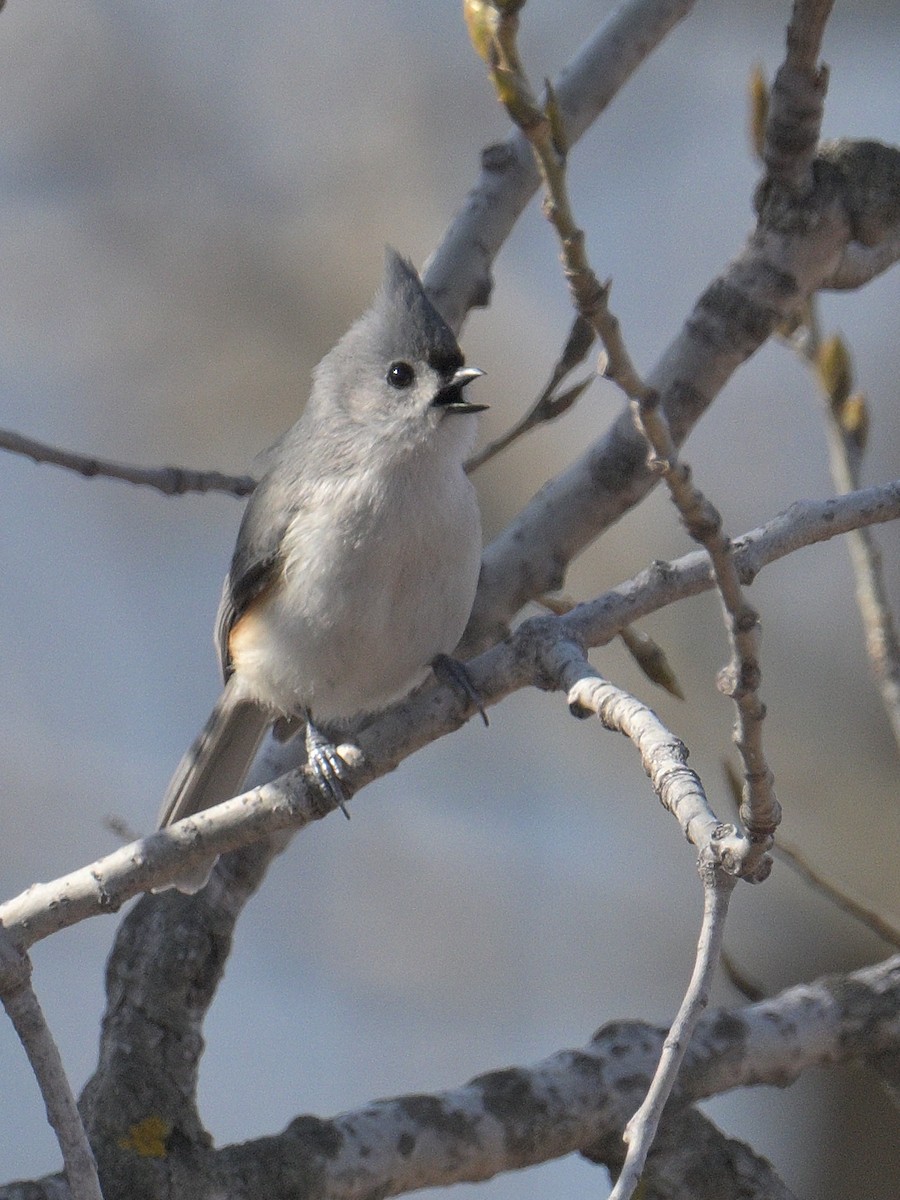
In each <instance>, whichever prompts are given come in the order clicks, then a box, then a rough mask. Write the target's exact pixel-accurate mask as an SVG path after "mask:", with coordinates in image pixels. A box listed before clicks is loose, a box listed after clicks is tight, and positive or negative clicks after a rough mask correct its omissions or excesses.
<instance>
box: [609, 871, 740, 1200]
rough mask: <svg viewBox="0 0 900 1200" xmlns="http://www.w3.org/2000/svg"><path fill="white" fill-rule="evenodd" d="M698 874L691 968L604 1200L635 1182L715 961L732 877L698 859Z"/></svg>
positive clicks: (618, 1197) (624, 1198)
mask: <svg viewBox="0 0 900 1200" xmlns="http://www.w3.org/2000/svg"><path fill="white" fill-rule="evenodd" d="M700 872H701V876H702V878H703V922H702V924H701V927H700V937H699V940H698V943H697V956H696V958H695V960H694V971H693V974H692V976H691V981H690V983H689V984H688V988H687V991H686V992H685V995H684V1000H683V1001H682V1002H681V1008H680V1009H679V1010H678V1015H677V1016H676V1018H675V1020H674V1021H673V1022H672V1027H671V1029H670V1030H669V1033H668V1036H667V1037H666V1040H665V1043H664V1045H663V1052H662V1054H661V1056H660V1060H659V1066H658V1067H657V1069H656V1073H655V1074H654V1076H653V1082H652V1083H651V1084H650V1088H649V1089H648V1091H647V1095H646V1097H645V1099H644V1102H643V1104H642V1105H641V1107H640V1108H639V1109H638V1110H637V1112H636V1113H635V1114H634V1116H633V1117H632V1118H631V1120H630V1121H629V1122H628V1125H627V1126H626V1128H625V1141H626V1142H627V1143H628V1153H627V1154H626V1156H625V1163H624V1165H623V1167H622V1171H621V1173H620V1175H619V1178H618V1179H617V1180H616V1186H615V1187H614V1188H613V1190H612V1192H611V1193H610V1197H609V1200H628V1198H629V1197H631V1196H633V1195H634V1193H635V1189H636V1188H637V1186H638V1184H639V1183H640V1179H641V1173H642V1172H643V1169H644V1163H645V1162H646V1160H647V1154H648V1153H649V1150H650V1147H651V1145H652V1144H653V1139H654V1137H655V1136H656V1130H657V1128H658V1126H659V1122H660V1118H661V1117H662V1112H663V1108H664V1107H665V1104H666V1101H667V1100H668V1098H669V1096H670V1095H671V1092H672V1088H673V1087H674V1086H675V1080H676V1079H677V1077H678V1071H679V1068H680V1067H681V1063H682V1061H683V1059H684V1056H685V1054H686V1052H687V1048H688V1046H689V1045H690V1041H691V1037H692V1036H693V1033H694V1030H695V1029H696V1027H697V1023H698V1021H699V1020H700V1018H701V1016H702V1015H703V1011H704V1009H705V1008H706V1006H707V1004H708V1003H709V990H710V986H711V984H712V979H713V975H714V974H715V971H716V967H717V966H718V963H719V955H720V953H721V949H722V939H723V937H724V935H725V921H726V918H727V916H728V902H729V900H730V899H731V893H732V892H733V891H734V887H735V884H736V882H737V880H736V879H735V878H734V877H733V876H731V875H728V874H726V873H725V872H724V871H721V870H719V869H718V868H717V867H715V866H714V865H713V864H712V863H709V862H707V863H701V866H700Z"/></svg>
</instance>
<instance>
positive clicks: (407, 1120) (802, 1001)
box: [0, 958, 900, 1200]
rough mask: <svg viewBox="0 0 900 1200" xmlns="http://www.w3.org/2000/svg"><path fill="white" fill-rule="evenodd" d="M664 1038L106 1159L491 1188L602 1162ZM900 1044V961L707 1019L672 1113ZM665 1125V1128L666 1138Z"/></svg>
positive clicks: (340, 1190)
mask: <svg viewBox="0 0 900 1200" xmlns="http://www.w3.org/2000/svg"><path fill="white" fill-rule="evenodd" d="M663 1038H664V1033H663V1031H662V1030H659V1029H654V1028H652V1027H649V1026H647V1025H644V1024H642V1023H639V1022H620V1023H616V1024H612V1025H607V1026H605V1027H604V1028H603V1029H601V1030H600V1031H599V1032H598V1033H597V1034H596V1036H595V1037H594V1038H593V1040H592V1041H591V1042H589V1043H588V1045H587V1046H585V1047H583V1048H581V1049H578V1050H564V1051H561V1052H560V1053H558V1054H554V1055H553V1056H552V1057H550V1058H547V1059H544V1060H543V1061H542V1062H539V1063H537V1064H535V1065H534V1066H531V1067H512V1068H508V1069H506V1070H500V1071H493V1072H491V1073H489V1074H487V1075H481V1076H479V1077H477V1078H476V1079H473V1080H472V1081H471V1082H470V1083H468V1084H466V1085H464V1086H463V1087H459V1088H455V1089H453V1090H451V1091H445V1092H439V1093H435V1094H432V1095H412V1096H402V1097H399V1098H397V1099H393V1100H380V1101H375V1102H373V1103H371V1104H367V1105H366V1106H365V1107H364V1108H361V1109H358V1110H356V1111H354V1112H349V1113H344V1114H342V1115H340V1116H338V1117H335V1118H333V1119H331V1120H322V1119H320V1118H318V1117H313V1116H301V1117H298V1118H297V1119H296V1120H295V1121H293V1122H292V1123H291V1124H290V1125H289V1126H288V1127H287V1129H285V1131H284V1132H283V1133H281V1134H279V1135H276V1136H274V1137H266V1138H258V1139H256V1140H254V1141H250V1142H246V1143H244V1144H242V1145H235V1146H225V1147H223V1148H222V1149H220V1150H216V1149H213V1148H212V1147H210V1146H209V1145H208V1144H205V1145H199V1146H197V1145H194V1146H190V1147H189V1146H187V1145H185V1143H184V1142H183V1141H182V1140H180V1139H179V1138H178V1137H177V1136H176V1131H172V1132H171V1133H170V1134H169V1135H168V1137H167V1138H163V1139H162V1145H161V1148H160V1153H159V1156H158V1157H157V1158H149V1157H145V1158H143V1159H141V1157H140V1155H139V1154H138V1153H137V1151H136V1150H133V1149H132V1150H128V1149H127V1148H125V1147H123V1146H121V1145H117V1146H113V1147H108V1148H106V1149H107V1150H108V1153H103V1154H102V1155H101V1161H102V1162H103V1163H104V1166H105V1173H104V1187H105V1189H106V1197H107V1200H120V1198H121V1200H125V1197H129V1198H131V1197H133V1196H134V1195H136V1194H141V1195H143V1194H145V1193H144V1192H143V1191H141V1192H140V1193H138V1192H137V1191H136V1190H135V1188H134V1178H135V1177H134V1174H133V1173H134V1171H135V1170H137V1169H140V1170H143V1169H145V1168H147V1169H149V1167H152V1168H153V1169H154V1171H155V1172H156V1173H157V1175H158V1176H159V1177H160V1178H159V1182H160V1183H161V1182H162V1177H165V1180H166V1186H167V1187H168V1188H169V1189H170V1190H168V1191H166V1192H165V1194H166V1195H168V1196H170V1197H172V1200H181V1198H184V1200H187V1198H188V1197H189V1198H190V1200H197V1198H199V1197H207V1196H213V1195H223V1194H231V1195H233V1194H240V1195H247V1196H265V1197H266V1198H267V1200H297V1197H298V1196H300V1195H302V1196H303V1197H304V1198H305V1200H366V1198H368V1197H371V1196H373V1195H380V1196H394V1195H400V1194H402V1193H405V1192H409V1191H414V1190H415V1189H417V1188H424V1187H436V1186H446V1185H448V1184H451V1183H460V1182H475V1181H480V1180H484V1179H490V1178H492V1177H493V1176H495V1175H498V1174H500V1173H502V1172H505V1171H510V1170H516V1169H519V1168H522V1167H527V1166H531V1165H534V1164H535V1163H541V1162H546V1161H548V1160H550V1159H554V1158H559V1157H561V1156H562V1155H565V1154H570V1153H573V1152H578V1151H581V1152H583V1153H585V1154H587V1155H588V1156H589V1157H590V1158H591V1159H592V1160H593V1161H609V1154H610V1151H609V1149H608V1147H609V1146H610V1144H615V1145H617V1146H620V1145H621V1135H622V1130H623V1128H624V1126H625V1122H626V1121H627V1120H628V1117H629V1115H630V1113H631V1112H632V1111H633V1110H634V1107H635V1105H636V1103H637V1102H639V1101H640V1098H641V1097H642V1095H643V1093H644V1092H645V1091H646V1088H647V1084H648V1081H649V1079H650V1077H651V1075H652V1073H653V1070H654V1068H655V1065H656V1062H657V1060H658V1058H659V1053H660V1050H661V1047H662V1043H663ZM898 1045H900V958H894V959H890V960H888V961H887V962H885V963H882V964H880V965H878V966H876V967H868V968H866V969H865V970H862V971H857V972H854V973H853V974H850V975H846V976H833V977H826V978H825V979H822V980H819V981H818V982H817V983H812V984H804V985H801V986H799V987H795V988H791V989H789V990H788V991H786V992H784V993H782V994H781V995H780V996H777V997H775V998H773V999H771V1000H766V1001H764V1002H763V1003H760V1004H754V1005H750V1006H749V1007H747V1008H744V1009H738V1010H719V1011H713V1012H710V1013H707V1014H706V1015H705V1016H704V1017H703V1018H702V1019H701V1020H700V1022H699V1023H698V1025H697V1029H696V1032H695V1035H694V1039H693V1041H692V1043H691V1046H690V1048H689V1049H688V1052H687V1055H686V1057H685V1061H684V1064H683V1068H682V1072H681V1074H680V1076H679V1087H678V1092H677V1097H675V1098H673V1102H672V1105H671V1106H670V1107H671V1108H672V1116H673V1117H674V1118H675V1120H678V1119H679V1114H680V1113H683V1112H687V1111H690V1110H689V1109H687V1108H685V1107H684V1106H686V1105H690V1104H692V1103H693V1102H695V1101H698V1100H702V1099H706V1098H708V1097H709V1096H712V1095H719V1094H721V1093H722V1092H724V1091H728V1090H730V1089H732V1088H736V1087H750V1086H754V1085H757V1084H770V1085H775V1086H778V1087H784V1086H786V1085H787V1084H788V1083H791V1082H792V1081H793V1080H795V1079H797V1078H798V1077H799V1076H800V1075H801V1074H802V1073H803V1072H804V1071H806V1070H809V1069H810V1068H811V1067H814V1066H825V1065H829V1064H834V1063H842V1062H854V1061H863V1062H864V1061H865V1060H866V1059H867V1058H868V1057H869V1056H872V1055H882V1056H883V1055H888V1054H891V1053H893V1052H894V1051H895V1050H896V1047H897V1046H898ZM667 1115H668V1110H667ZM666 1128H667V1126H666V1121H665V1120H664V1121H663V1125H662V1136H663V1139H665V1137H666ZM27 1186H28V1188H29V1190H28V1192H27V1196H28V1198H29V1200H51V1197H54V1198H55V1200H58V1198H59V1196H60V1192H59V1190H58V1189H59V1181H58V1179H57V1178H56V1177H54V1178H53V1179H52V1180H50V1179H47V1180H44V1181H41V1182H39V1183H34V1184H29V1185H27ZM147 1194H154V1193H147ZM155 1194H160V1195H161V1194H163V1192H162V1190H160V1191H158V1192H156V1193H155ZM755 1194H756V1195H760V1196H761V1195H764V1194H766V1193H762V1192H759V1191H758V1190H757V1192H756V1193H755ZM784 1194H785V1193H784V1192H783V1191H782V1192H779V1191H775V1192H773V1193H772V1195H774V1196H783V1195H784ZM25 1195H26V1192H25V1191H24V1190H20V1189H19V1188H18V1185H15V1184H12V1185H9V1186H7V1187H5V1188H0V1200H24V1197H25ZM722 1195H724V1196H726V1197H727V1196H729V1193H728V1192H723V1193H722ZM731 1195H732V1196H733V1197H734V1198H735V1200H736V1198H737V1196H738V1195H740V1196H747V1195H754V1192H753V1191H749V1192H733V1193H731Z"/></svg>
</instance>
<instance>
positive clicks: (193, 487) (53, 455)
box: [0, 429, 256, 496]
mask: <svg viewBox="0 0 900 1200" xmlns="http://www.w3.org/2000/svg"><path fill="white" fill-rule="evenodd" d="M0 450H8V451H10V453H12V454H21V455H24V457H25V458H31V459H33V460H34V461H35V462H36V463H50V464H51V465H52V466H54V467H65V469H66V470H68V471H76V472H77V473H78V474H79V475H85V476H87V477H88V478H89V479H92V478H95V477H97V476H102V477H103V478H105V479H120V480H123V481H124V482H125V483H133V484H135V485H137V486H138V487H150V488H156V490H157V491H159V492H162V493H163V494H164V495H166V496H183V495H184V494H185V492H227V493H228V494H229V495H232V496H249V494H250V493H251V492H252V491H253V489H254V488H255V487H256V480H255V479H251V477H250V476H249V475H222V474H220V473H219V472H218V471H195V470H193V469H192V468H190V467H134V466H130V465H128V464H127V463H116V462H112V461H111V460H110V459H106V458H96V457H94V456H93V455H86V454H76V453H75V452H74V451H73V450H62V449H60V448H59V447H57V446H48V445H47V444H46V443H45V442H37V441H35V440H34V439H33V438H27V437H23V436H22V434H20V433H13V432H12V431H11V430H8V429H0Z"/></svg>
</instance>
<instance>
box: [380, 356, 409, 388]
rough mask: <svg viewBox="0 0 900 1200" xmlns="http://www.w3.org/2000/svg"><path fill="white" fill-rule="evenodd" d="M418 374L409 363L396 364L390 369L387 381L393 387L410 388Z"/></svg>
mask: <svg viewBox="0 0 900 1200" xmlns="http://www.w3.org/2000/svg"><path fill="white" fill-rule="evenodd" d="M415 377H416V373H415V371H414V370H413V369H412V367H411V366H410V365H409V363H408V362H394V363H391V365H390V366H389V367H388V373H387V381H388V383H389V384H390V385H391V387H395V388H401V389H402V388H408V387H409V385H410V384H411V383H412V381H413V380H414V379H415Z"/></svg>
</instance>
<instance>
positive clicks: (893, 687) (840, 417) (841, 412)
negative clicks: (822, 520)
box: [791, 156, 900, 748]
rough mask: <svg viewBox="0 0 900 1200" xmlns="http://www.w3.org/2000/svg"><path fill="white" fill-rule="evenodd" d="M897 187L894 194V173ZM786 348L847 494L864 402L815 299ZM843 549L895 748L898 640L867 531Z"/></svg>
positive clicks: (860, 451)
mask: <svg viewBox="0 0 900 1200" xmlns="http://www.w3.org/2000/svg"><path fill="white" fill-rule="evenodd" d="M898 168H900V156H898ZM897 181H898V191H900V169H898V176H897ZM791 344H792V345H793V346H794V347H795V349H797V350H798V351H799V353H800V354H801V355H802V356H803V358H804V359H805V361H806V362H807V364H808V365H809V366H810V368H811V369H812V372H813V375H814V377H815V379H816V382H817V384H818V386H819V389H820V391H821V392H822V394H823V398H824V400H825V404H824V405H823V409H824V414H825V424H826V430H827V433H828V448H829V457H830V461H831V477H832V479H833V480H834V484H835V487H836V488H837V489H838V491H840V492H843V493H847V492H850V491H852V490H853V489H855V488H858V487H859V481H860V478H861V474H862V463H863V457H864V455H865V450H866V444H867V435H868V423H869V419H868V402H867V401H866V398H865V397H864V396H862V395H860V394H859V393H858V392H854V391H853V369H852V363H851V360H850V352H849V349H848V348H847V346H846V345H845V343H844V341H843V339H842V338H841V337H839V336H838V335H835V336H833V337H831V338H828V339H823V338H822V334H821V330H820V327H819V317H818V309H817V306H816V303H815V298H813V299H812V300H811V301H810V303H809V306H808V308H807V312H806V320H805V334H804V336H802V337H795V338H792V339H791ZM847 546H848V549H849V551H850V560H851V562H852V564H853V576H854V580H855V583H856V602H857V606H858V608H859V613H860V617H861V619H862V624H863V630H864V632H865V637H866V649H867V651H868V656H869V665H870V667H871V670H872V674H873V676H874V678H875V683H876V685H877V687H878V690H879V692H880V694H881V701H882V704H883V706H884V709H885V713H886V714H887V718H888V722H889V723H890V726H891V729H892V731H893V734H894V740H895V741H896V743H897V746H898V748H900V635H898V632H897V623H896V620H895V618H894V614H893V612H892V609H891V603H890V599H889V596H888V589H887V586H886V584H885V579H884V570H883V566H882V561H881V552H880V550H879V549H878V544H877V542H876V541H875V538H874V536H873V535H872V533H871V531H870V530H868V529H856V530H853V531H852V532H850V533H849V534H848V538H847Z"/></svg>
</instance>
